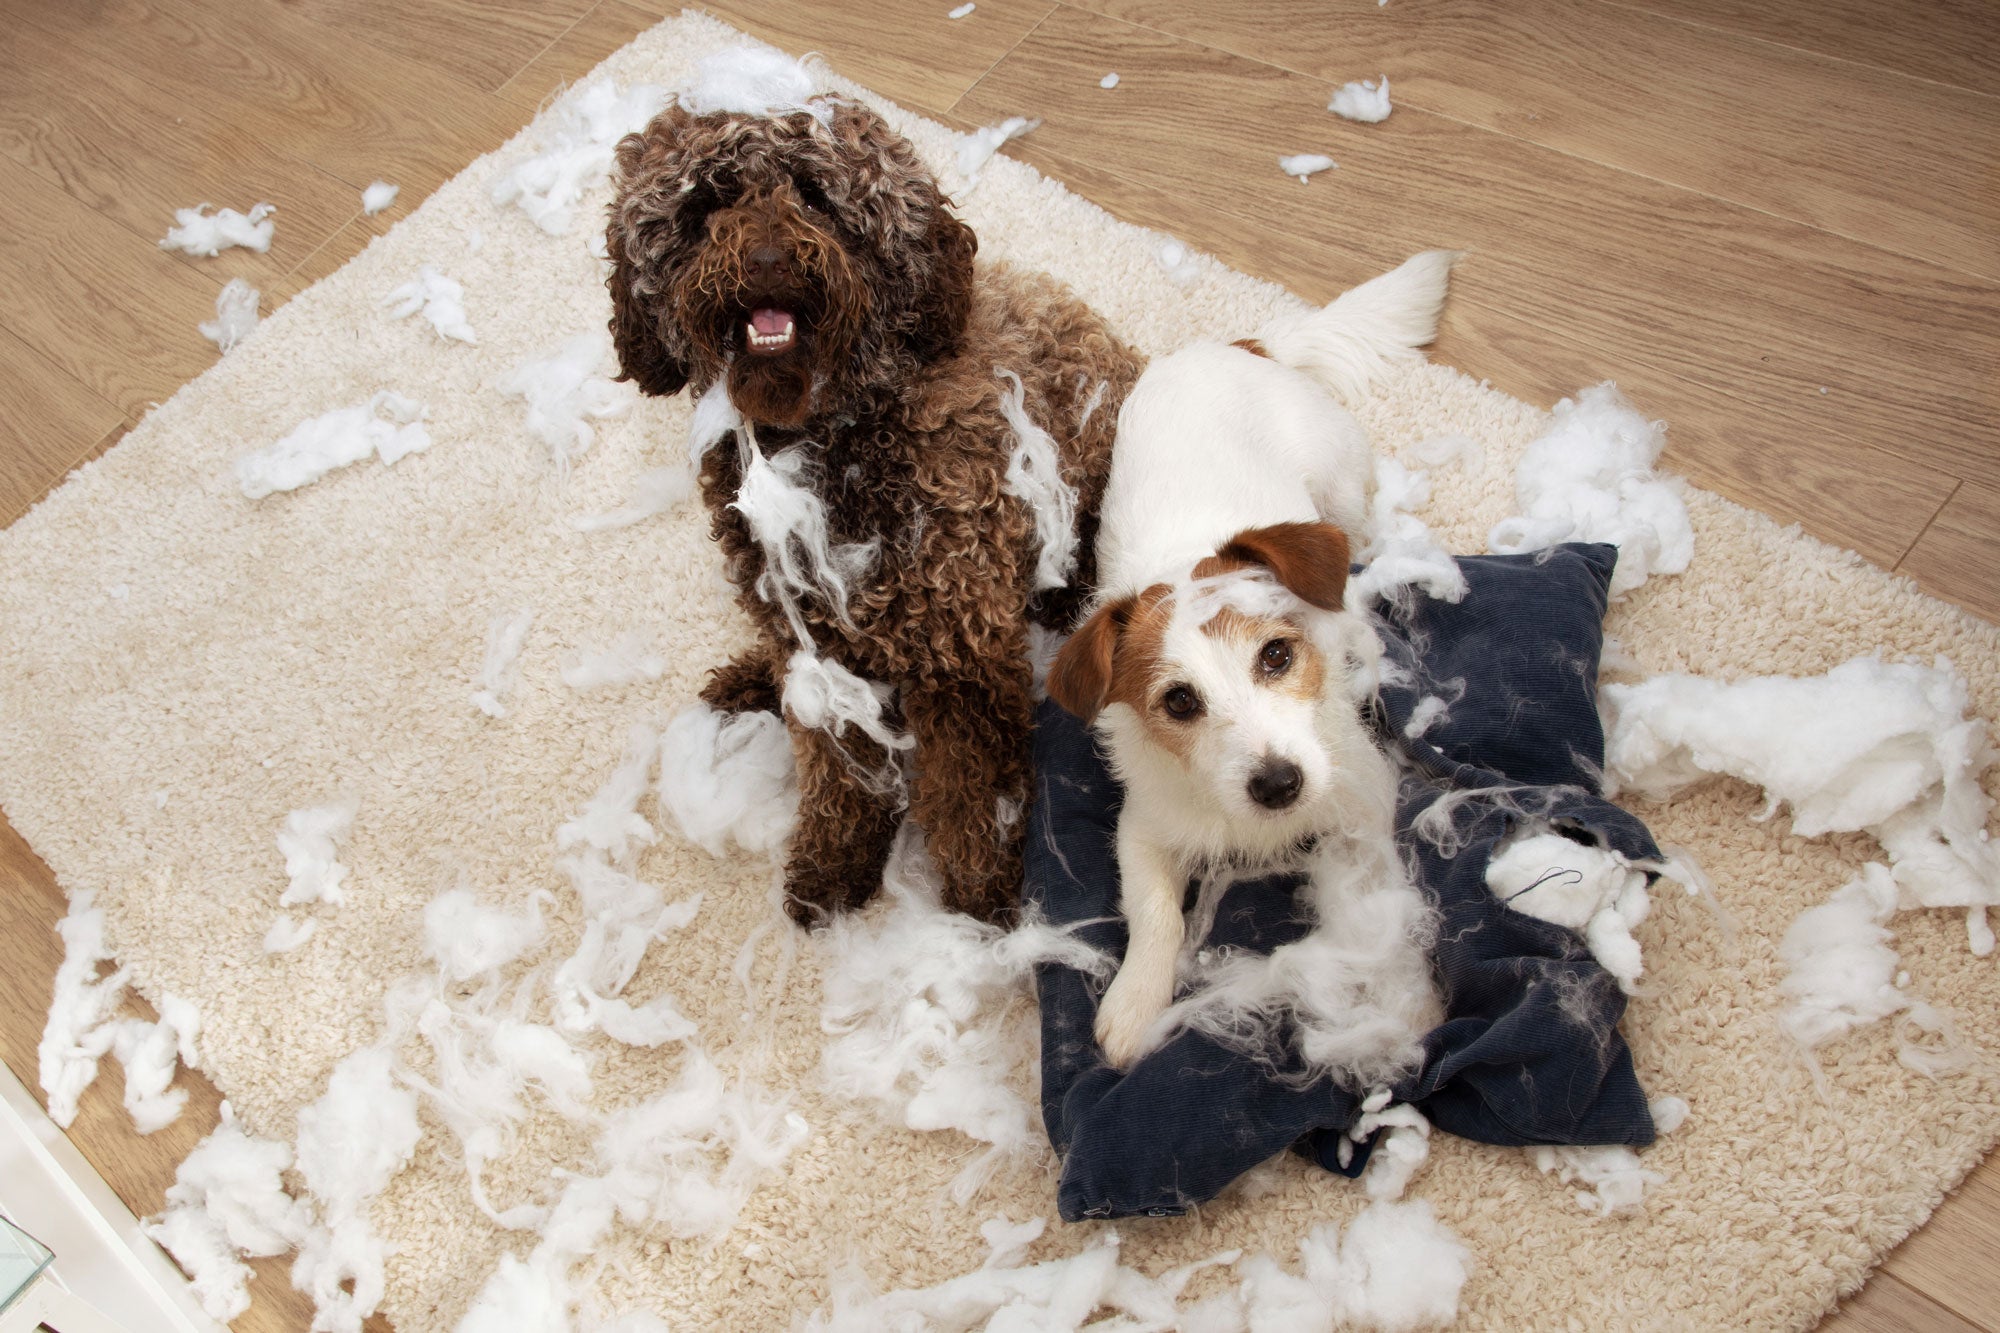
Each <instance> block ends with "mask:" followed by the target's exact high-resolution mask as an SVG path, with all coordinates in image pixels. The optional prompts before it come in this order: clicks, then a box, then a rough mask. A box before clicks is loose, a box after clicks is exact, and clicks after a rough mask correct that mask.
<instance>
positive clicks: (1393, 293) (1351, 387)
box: [1257, 250, 1459, 404]
mask: <svg viewBox="0 0 2000 1333" xmlns="http://www.w3.org/2000/svg"><path fill="white" fill-rule="evenodd" d="M1458 255H1459V252H1458V251H1456V250H1426V251H1424V252H1423V253H1422V254H1420V255H1417V256H1415V257H1413V258H1411V259H1408V260H1405V261H1404V263H1403V265H1402V267H1400V268H1396V269H1392V270H1390V271H1389V272H1387V273H1384V274H1382V275H1381V276H1380V277H1376V278H1370V279H1369V280H1368V281H1367V282H1364V283H1362V284H1361V285H1360V286H1359V287H1354V288H1350V289H1349V290H1347V291H1345V292H1342V293H1341V294H1340V295H1339V296H1337V297H1335V298H1334V299H1333V300H1332V301H1330V302H1328V303H1327V304H1326V305H1324V306H1322V307H1320V308H1319V309H1318V310H1312V311H1308V312H1306V313H1305V314H1303V315H1280V316H1279V317H1278V318H1276V319H1274V320H1272V321H1271V322H1270V323H1269V324H1266V325H1265V326H1264V328H1263V329H1262V330H1261V331H1260V332H1259V333H1258V334H1257V341H1259V342H1261V343H1262V344H1263V345H1264V350H1265V351H1266V352H1268V353H1270V355H1271V356H1272V358H1273V359H1275V360H1276V361H1278V362H1279V363H1280V364H1281V365H1287V366H1290V367H1291V368H1292V369H1294V370H1300V371H1304V372H1305V373H1306V374H1308V375H1311V376H1312V377H1313V378H1314V379H1316V380H1318V381H1319V382H1320V383H1321V384H1323V385H1325V386H1326V389H1327V391H1328V392H1329V393H1331V394H1333V396H1334V397H1336V398H1338V399H1340V400H1341V401H1342V402H1345V403H1349V404H1353V403H1355V402H1357V401H1359V400H1360V399H1361V398H1362V397H1363V396H1364V395H1365V394H1366V393H1367V392H1368V386H1369V385H1371V384H1373V383H1374V382H1375V381H1376V380H1377V379H1379V378H1380V377H1381V376H1382V374H1383V372H1384V371H1386V370H1387V369H1388V368H1389V366H1390V365H1392V364H1393V363H1395V362H1397V361H1405V360H1408V359H1409V358H1411V357H1412V356H1414V355H1416V349H1417V348H1419V347H1422V346H1423V345H1424V344H1425V343H1428V342H1429V341H1430V340H1431V339H1432V338H1435V337H1436V336H1437V325H1438V311H1439V310H1440V309H1441V308H1442V307H1443V305H1444V294H1445V287H1446V285H1447V283H1448V282H1449V280H1450V278H1451V266H1452V263H1453V261H1455V260H1456V259H1457V258H1458Z"/></svg>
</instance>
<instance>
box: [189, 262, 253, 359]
mask: <svg viewBox="0 0 2000 1333" xmlns="http://www.w3.org/2000/svg"><path fill="white" fill-rule="evenodd" d="M260 297H261V293H259V292H258V290H257V289H256V288H255V287H252V286H251V285H250V284H249V283H247V282H245V281H243V279H241V278H231V279H230V280H229V281H228V282H227V283H225V284H224V285H223V288H222V290H221V291H219V292H217V293H216V295H215V318H214V319H205V320H203V321H202V322H201V323H200V324H198V325H196V327H197V328H199V329H200V330H201V336H202V337H204V338H206V339H208V340H209V341H210V342H212V343H214V344H215V348H216V350H217V351H219V352H227V351H228V350H229V349H230V348H232V347H234V346H236V344H238V343H240V342H242V341H243V340H244V339H245V338H248V337H249V336H250V334H251V332H252V331H253V330H255V329H256V327H257V302H258V300H259V299H260Z"/></svg>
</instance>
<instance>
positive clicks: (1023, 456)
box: [993, 366, 1077, 590]
mask: <svg viewBox="0 0 2000 1333" xmlns="http://www.w3.org/2000/svg"><path fill="white" fill-rule="evenodd" d="M993 373H994V374H995V375H998V376H999V377H1000V378H1001V379H1003V380H1005V381H1007V384H1008V387H1007V388H1005V389H1003V390H1001V392H1000V413H1001V415H1002V416H1004V417H1006V418H1007V424H1008V425H1009V426H1011V427H1012V428H1013V430H1014V439H1015V445H1014V452H1013V454H1012V455H1011V456H1010V457H1009V458H1008V460H1007V493H1008V494H1009V495H1011V496H1013V497H1014V498H1015V499H1017V500H1019V501H1021V503H1023V504H1025V505H1027V506H1028V511H1029V512H1030V513H1032V514H1033V515H1034V516H1035V539H1036V541H1037V542H1038V543H1039V544H1040V547H1041V554H1040V555H1039V557H1038V558H1037V559H1036V562H1035V587H1036V589H1037V590H1040V589H1044V588H1062V587H1067V586H1068V585H1069V581H1070V577H1071V575H1073V574H1075V573H1076V541H1077V536H1076V488H1075V487H1073V486H1071V485H1070V484H1069V483H1068V482H1066V481H1064V480H1063V476H1062V463H1061V460H1060V459H1059V458H1058V457H1057V455H1056V442H1055V441H1054V440H1052V439H1050V438H1049V433H1048V432H1047V431H1045V430H1043V429H1042V428H1041V427H1040V426H1037V425H1036V424H1035V423H1034V421H1033V420H1032V419H1030V417H1029V416H1028V409H1027V407H1026V406H1025V399H1026V393H1027V391H1026V390H1025V389H1024V388H1023V387H1022V385H1021V377H1020V376H1019V375H1016V374H1015V373H1014V372H1013V371H1011V370H1008V369H1006V368H1005V367H1003V366H995V367H994V368H993Z"/></svg>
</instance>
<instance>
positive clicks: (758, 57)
mask: <svg viewBox="0 0 2000 1333" xmlns="http://www.w3.org/2000/svg"><path fill="white" fill-rule="evenodd" d="M812 95H813V76H812V74H811V72H810V71H808V70H807V69H806V67H805V66H804V64H802V63H801V62H799V61H797V60H794V59H793V58H792V57H790V56H788V55H786V54H785V53H784V52H782V51H779V50H776V49H774V48H772V47H768V46H761V45H750V44H748V43H746V44H744V45H742V46H732V47H729V48H727V49H726V50H722V51H718V52H716V53H715V54H714V55H712V56H708V57H706V58H705V59H703V60H702V62H701V64H700V65H699V66H697V67H696V69H695V76H694V81H693V82H692V83H691V84H689V85H688V86H687V87H686V88H683V89H681V90H680V92H679V93H678V94H677V95H676V96H677V100H678V101H679V102H680V104H681V105H682V106H684V107H686V108H687V109H688V110H689V111H691V112H693V113H694V114H695V115H697V116H706V115H711V114H713V113H715V112H718V111H733V112H736V113H738V114H740V115H746V116H778V115H783V114H785V113H786V112H789V111H810V112H811V113H812V114H813V116H814V118H815V119H817V120H818V121H819V122H820V123H821V124H822V125H824V124H827V123H829V122H830V120H831V119H832V110H831V108H830V107H828V105H827V104H826V103H824V102H820V103H813V102H812V100H811V99H812Z"/></svg>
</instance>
